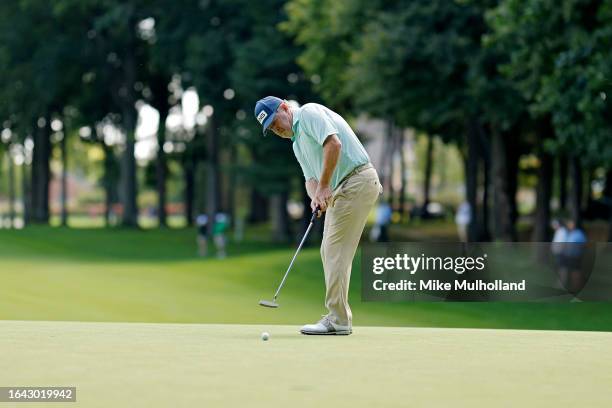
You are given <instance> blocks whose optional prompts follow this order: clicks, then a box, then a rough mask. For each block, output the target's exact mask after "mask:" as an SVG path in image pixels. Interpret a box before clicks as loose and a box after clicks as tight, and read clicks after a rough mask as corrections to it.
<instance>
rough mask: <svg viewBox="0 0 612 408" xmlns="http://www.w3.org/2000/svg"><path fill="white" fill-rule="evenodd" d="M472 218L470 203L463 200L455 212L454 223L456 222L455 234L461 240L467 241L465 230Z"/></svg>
mask: <svg viewBox="0 0 612 408" xmlns="http://www.w3.org/2000/svg"><path fill="white" fill-rule="evenodd" d="M471 220H472V210H471V207H470V203H468V202H467V201H463V202H462V203H461V204H459V208H457V214H455V223H456V224H457V234H458V235H459V240H460V241H461V242H467V231H468V226H469V225H470V222H471Z"/></svg>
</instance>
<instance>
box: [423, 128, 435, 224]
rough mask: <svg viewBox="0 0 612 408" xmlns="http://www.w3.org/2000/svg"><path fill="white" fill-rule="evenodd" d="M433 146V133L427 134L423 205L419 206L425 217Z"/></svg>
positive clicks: (428, 196) (429, 187) (426, 214)
mask: <svg viewBox="0 0 612 408" xmlns="http://www.w3.org/2000/svg"><path fill="white" fill-rule="evenodd" d="M433 147H434V138H433V135H431V134H428V135H427V153H426V155H425V177H424V178H423V205H422V206H421V217H422V218H427V216H428V214H429V213H428V211H427V206H428V205H429V201H430V194H431V173H432V170H433Z"/></svg>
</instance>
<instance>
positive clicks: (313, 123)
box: [255, 96, 382, 335]
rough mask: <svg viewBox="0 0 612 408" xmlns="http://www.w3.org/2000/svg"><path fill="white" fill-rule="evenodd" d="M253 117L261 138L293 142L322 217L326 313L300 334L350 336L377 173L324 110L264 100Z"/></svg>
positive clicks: (345, 128)
mask: <svg viewBox="0 0 612 408" xmlns="http://www.w3.org/2000/svg"><path fill="white" fill-rule="evenodd" d="M255 118H256V119H257V121H258V122H259V123H260V124H261V125H262V128H263V132H264V135H265V134H266V132H267V131H268V130H271V131H272V132H273V133H275V134H276V135H277V136H279V137H282V138H285V139H291V141H292V142H293V152H294V154H295V157H296V159H297V161H298V163H299V164H300V167H301V168H302V172H303V173H304V179H305V183H306V191H307V192H308V195H309V197H310V199H311V204H310V205H311V209H312V211H315V209H316V208H319V211H320V212H326V217H325V225H324V229H323V241H322V243H321V260H322V262H323V270H324V274H325V287H326V293H325V306H326V308H327V310H328V313H327V314H326V315H324V316H323V318H322V319H321V320H319V321H318V322H317V323H315V324H307V325H305V326H303V327H302V329H301V333H303V334H344V335H346V334H351V333H352V313H351V308H350V306H349V303H348V290H349V282H350V278H351V266H352V263H353V258H354V256H355V252H356V250H357V246H358V244H359V240H360V238H361V234H362V233H363V229H364V227H365V223H366V219H367V216H368V214H369V212H370V210H371V209H372V208H373V207H374V204H375V203H376V201H377V199H378V196H379V195H380V194H381V193H382V186H381V184H380V181H379V178H378V173H377V172H376V169H374V167H373V166H372V164H371V163H370V158H369V156H368V154H367V152H366V150H365V149H364V147H363V145H362V144H361V142H360V141H359V139H358V138H357V136H356V135H355V133H354V132H353V130H352V129H351V127H350V126H349V124H348V123H347V122H346V121H345V120H344V119H343V118H342V117H341V116H340V115H338V114H337V113H336V112H334V111H332V110H331V109H329V108H327V107H325V106H323V105H320V104H316V103H308V104H305V105H303V106H302V107H299V108H295V107H292V106H291V105H289V103H288V102H287V101H284V100H282V99H280V98H277V97H275V96H267V97H265V98H263V99H260V100H259V101H258V102H257V104H256V105H255ZM319 216H320V213H319Z"/></svg>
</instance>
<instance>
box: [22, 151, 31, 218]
mask: <svg viewBox="0 0 612 408" xmlns="http://www.w3.org/2000/svg"><path fill="white" fill-rule="evenodd" d="M29 180H30V177H29V174H28V165H27V162H25V161H24V163H23V165H22V166H21V185H22V187H21V188H22V202H23V204H22V205H23V225H24V226H26V225H29V224H30V222H31V214H32V191H31V188H30V183H29V182H28V181H29Z"/></svg>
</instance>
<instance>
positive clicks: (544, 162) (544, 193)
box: [532, 124, 553, 242]
mask: <svg viewBox="0 0 612 408" xmlns="http://www.w3.org/2000/svg"><path fill="white" fill-rule="evenodd" d="M551 135H552V129H551V128H550V124H546V125H545V126H543V128H542V129H540V133H539V135H538V137H539V146H538V155H539V160H540V166H539V167H538V172H537V174H538V184H537V187H536V212H535V219H534V229H533V237H532V240H533V241H536V242H548V241H550V198H551V195H552V175H553V158H552V156H551V155H550V154H548V153H547V152H546V151H545V150H544V142H545V141H546V139H548V138H550V137H551Z"/></svg>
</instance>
